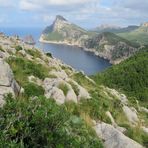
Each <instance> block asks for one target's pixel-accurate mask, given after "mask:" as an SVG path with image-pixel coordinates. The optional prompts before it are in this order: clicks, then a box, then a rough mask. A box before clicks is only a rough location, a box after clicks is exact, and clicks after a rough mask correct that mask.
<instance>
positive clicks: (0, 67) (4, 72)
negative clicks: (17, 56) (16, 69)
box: [0, 59, 13, 87]
mask: <svg viewBox="0 0 148 148" xmlns="http://www.w3.org/2000/svg"><path fill="white" fill-rule="evenodd" d="M12 80H13V73H12V70H11V69H10V66H9V65H8V64H7V63H6V62H4V60H2V59H0V85H1V86H8V87H10V86H11V83H12Z"/></svg>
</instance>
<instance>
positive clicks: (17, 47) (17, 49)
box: [15, 45, 23, 51]
mask: <svg viewBox="0 0 148 148" xmlns="http://www.w3.org/2000/svg"><path fill="white" fill-rule="evenodd" d="M15 49H16V51H20V50H23V48H22V47H21V46H20V45H18V46H15Z"/></svg>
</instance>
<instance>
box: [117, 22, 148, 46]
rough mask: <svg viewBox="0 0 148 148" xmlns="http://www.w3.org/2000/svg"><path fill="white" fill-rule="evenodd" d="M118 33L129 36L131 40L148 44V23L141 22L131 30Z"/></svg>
mask: <svg viewBox="0 0 148 148" xmlns="http://www.w3.org/2000/svg"><path fill="white" fill-rule="evenodd" d="M117 35H119V36H121V37H123V38H127V39H128V40H130V41H134V42H137V43H139V44H141V45H148V23H143V24H141V26H140V27H138V28H137V29H135V30H133V31H130V32H128V31H127V32H122V33H118V34H117Z"/></svg>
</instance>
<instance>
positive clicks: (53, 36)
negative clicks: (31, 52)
mask: <svg viewBox="0 0 148 148" xmlns="http://www.w3.org/2000/svg"><path fill="white" fill-rule="evenodd" d="M44 39H45V40H47V41H63V40H64V37H63V36H62V34H60V33H58V32H50V33H48V34H47V35H46V36H45V37H44Z"/></svg>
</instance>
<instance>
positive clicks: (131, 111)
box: [122, 105, 139, 125]
mask: <svg viewBox="0 0 148 148" xmlns="http://www.w3.org/2000/svg"><path fill="white" fill-rule="evenodd" d="M122 109H123V112H124V114H125V116H126V117H127V119H128V120H129V122H130V123H131V125H133V124H134V125H136V124H137V122H138V121H139V119H138V116H137V111H136V109H135V108H130V107H128V106H126V105H124V106H123V107H122Z"/></svg>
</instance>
